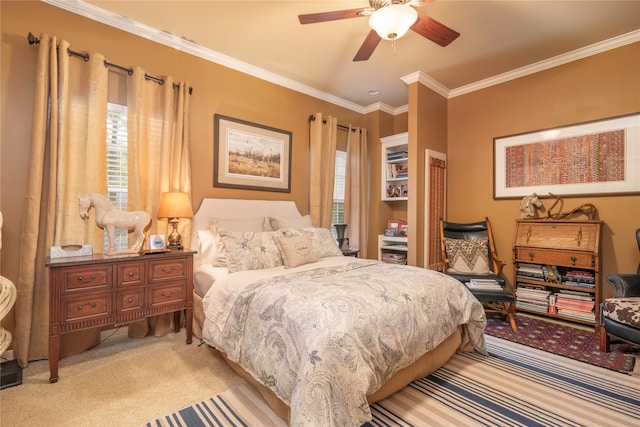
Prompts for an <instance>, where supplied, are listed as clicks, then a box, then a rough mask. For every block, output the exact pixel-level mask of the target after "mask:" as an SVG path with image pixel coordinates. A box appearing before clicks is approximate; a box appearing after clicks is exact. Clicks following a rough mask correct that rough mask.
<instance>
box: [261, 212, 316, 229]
mask: <svg viewBox="0 0 640 427" xmlns="http://www.w3.org/2000/svg"><path fill="white" fill-rule="evenodd" d="M269 222H270V223H271V228H273V229H274V230H281V229H284V228H306V227H312V226H313V225H312V224H311V215H305V216H302V217H299V218H285V217H279V216H270V217H269Z"/></svg>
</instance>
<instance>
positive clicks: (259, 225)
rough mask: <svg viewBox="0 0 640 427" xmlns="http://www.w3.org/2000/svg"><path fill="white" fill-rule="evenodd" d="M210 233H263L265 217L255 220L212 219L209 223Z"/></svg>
mask: <svg viewBox="0 0 640 427" xmlns="http://www.w3.org/2000/svg"><path fill="white" fill-rule="evenodd" d="M209 225H210V226H211V231H213V232H214V234H218V233H219V232H220V231H222V230H225V231H264V230H265V228H264V226H265V217H263V216H260V217H255V218H213V219H212V220H211V221H209Z"/></svg>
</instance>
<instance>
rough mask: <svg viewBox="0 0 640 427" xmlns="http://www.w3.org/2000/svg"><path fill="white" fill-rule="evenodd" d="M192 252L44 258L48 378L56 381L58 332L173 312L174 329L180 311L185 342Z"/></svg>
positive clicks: (189, 319)
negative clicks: (182, 317)
mask: <svg viewBox="0 0 640 427" xmlns="http://www.w3.org/2000/svg"><path fill="white" fill-rule="evenodd" d="M194 253H195V252H192V251H184V252H183V251H173V252H168V253H161V254H153V255H137V256H135V257H124V258H106V257H104V256H103V255H102V254H94V255H93V256H90V257H82V258H57V259H48V260H47V264H46V266H47V267H48V268H49V282H50V291H49V292H50V298H49V301H50V302H49V369H50V377H49V382H56V381H57V380H58V359H59V354H60V335H62V334H66V333H69V332H72V331H76V330H81V329H92V328H100V327H105V326H115V325H123V324H127V323H130V322H134V321H137V320H140V319H143V318H145V317H149V316H155V315H157V314H161V313H171V312H175V331H176V332H177V331H179V330H180V313H181V312H182V311H185V328H186V334H187V338H186V343H187V344H190V343H191V340H192V330H191V325H192V321H193V254H194Z"/></svg>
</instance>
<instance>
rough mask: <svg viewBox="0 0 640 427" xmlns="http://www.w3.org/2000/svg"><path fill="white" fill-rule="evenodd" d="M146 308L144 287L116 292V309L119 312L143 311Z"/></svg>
mask: <svg viewBox="0 0 640 427" xmlns="http://www.w3.org/2000/svg"><path fill="white" fill-rule="evenodd" d="M143 309H144V289H133V290H127V291H121V292H118V293H116V310H117V311H118V312H119V313H123V312H131V311H142V310H143Z"/></svg>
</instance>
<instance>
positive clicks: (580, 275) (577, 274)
mask: <svg viewBox="0 0 640 427" xmlns="http://www.w3.org/2000/svg"><path fill="white" fill-rule="evenodd" d="M562 284H564V285H569V286H576V287H579V288H585V289H593V288H595V287H596V279H595V277H594V276H593V272H591V271H585V270H567V272H566V273H565V274H564V275H563V276H562Z"/></svg>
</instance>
